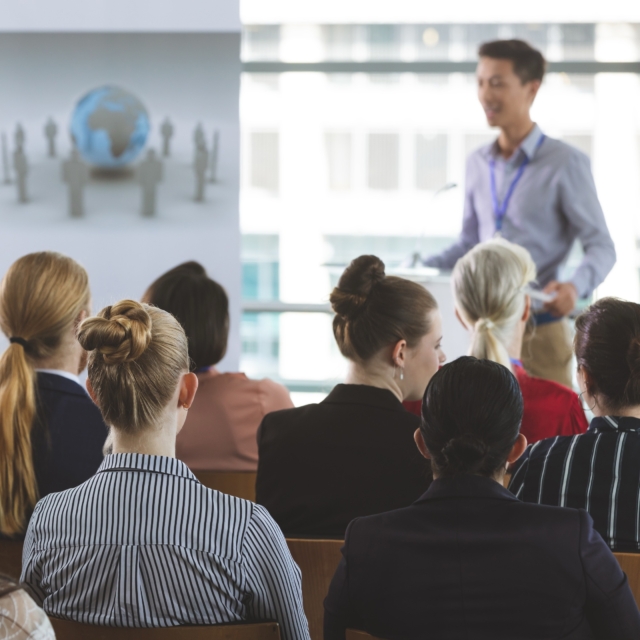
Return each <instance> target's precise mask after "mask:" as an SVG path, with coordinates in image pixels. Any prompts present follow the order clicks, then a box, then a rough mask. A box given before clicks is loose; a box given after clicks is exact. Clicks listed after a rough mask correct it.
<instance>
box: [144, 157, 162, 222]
mask: <svg viewBox="0 0 640 640" xmlns="http://www.w3.org/2000/svg"><path fill="white" fill-rule="evenodd" d="M138 181H139V182H140V185H141V186H142V215H143V216H145V217H147V218H152V217H153V216H155V214H156V192H157V188H158V183H160V182H161V181H162V160H160V158H158V156H157V154H156V152H155V150H154V149H149V151H147V157H146V158H145V159H144V160H143V161H142V162H141V163H140V164H139V165H138Z"/></svg>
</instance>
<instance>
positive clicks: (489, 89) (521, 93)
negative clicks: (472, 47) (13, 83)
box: [476, 58, 535, 127]
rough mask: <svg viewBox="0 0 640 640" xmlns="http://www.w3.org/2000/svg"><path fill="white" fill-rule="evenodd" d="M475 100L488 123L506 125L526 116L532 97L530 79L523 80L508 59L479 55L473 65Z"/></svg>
mask: <svg viewBox="0 0 640 640" xmlns="http://www.w3.org/2000/svg"><path fill="white" fill-rule="evenodd" d="M476 79H477V81H478V100H479V101H480V104H481V105H482V108H483V109H484V113H485V116H486V117H487V123H488V124H489V126H490V127H508V126H511V125H514V124H517V123H518V122H519V121H520V120H521V119H522V118H527V117H528V116H529V109H530V108H531V104H532V102H533V98H534V97H535V91H533V92H532V89H533V87H532V86H531V85H532V83H531V82H528V83H525V84H523V83H522V81H521V80H520V78H519V76H517V75H516V74H515V73H514V71H513V62H511V60H497V59H496V58H480V61H479V62H478V67H477V69H476Z"/></svg>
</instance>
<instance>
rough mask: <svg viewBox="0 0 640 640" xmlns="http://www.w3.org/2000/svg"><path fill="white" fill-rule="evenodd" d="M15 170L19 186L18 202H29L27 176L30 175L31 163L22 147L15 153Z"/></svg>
mask: <svg viewBox="0 0 640 640" xmlns="http://www.w3.org/2000/svg"><path fill="white" fill-rule="evenodd" d="M13 168H14V170H15V172H16V184H17V185H18V202H28V201H29V198H28V197H27V174H28V173H29V163H28V161H27V156H26V154H25V152H24V149H23V148H22V146H18V147H17V148H16V150H15V151H14V152H13Z"/></svg>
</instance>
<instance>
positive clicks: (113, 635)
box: [49, 616, 280, 640]
mask: <svg viewBox="0 0 640 640" xmlns="http://www.w3.org/2000/svg"><path fill="white" fill-rule="evenodd" d="M49 620H50V621H51V625H52V626H53V630H54V631H55V632H56V638H57V639H58V640H87V638H91V640H280V627H279V626H278V624H277V623H276V622H261V623H258V624H221V625H214V626H206V627H192V626H188V627H165V628H162V629H158V628H155V629H139V628H134V629H132V628H127V627H99V626H96V625H93V624H82V623H80V622H72V621H71V620H60V619H59V618H53V617H51V616H49Z"/></svg>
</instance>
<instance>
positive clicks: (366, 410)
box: [256, 384, 431, 538]
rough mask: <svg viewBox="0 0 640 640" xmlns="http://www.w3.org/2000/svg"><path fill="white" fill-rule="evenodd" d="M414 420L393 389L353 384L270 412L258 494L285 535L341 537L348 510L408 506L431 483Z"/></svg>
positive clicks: (261, 440)
mask: <svg viewBox="0 0 640 640" xmlns="http://www.w3.org/2000/svg"><path fill="white" fill-rule="evenodd" d="M419 425H420V420H419V418H418V417H417V416H415V415H413V414H411V413H409V412H408V411H407V410H406V409H405V408H404V407H403V406H402V403H400V402H399V401H398V399H397V398H396V397H395V396H394V395H393V393H391V391H388V390H385V389H378V388H376V387H370V386H365V385H353V384H339V385H337V386H336V387H335V388H334V389H333V391H332V392H331V393H330V394H329V395H328V396H327V398H326V399H325V400H323V401H322V402H320V403H319V404H310V405H307V406H305V407H299V408H296V409H284V410H283V411H275V412H274V413H270V414H268V415H266V416H265V417H264V419H263V421H262V424H261V425H260V428H259V430H258V454H259V461H258V479H257V484H256V501H257V502H258V504H261V505H264V506H265V507H266V508H267V509H268V510H269V513H270V514H271V515H272V516H273V518H274V519H275V521H276V522H277V523H278V524H279V525H280V528H281V529H282V530H283V531H284V533H285V535H288V536H295V535H301V536H325V537H338V538H342V537H343V536H344V532H345V530H346V528H347V524H349V522H350V521H351V520H352V519H353V518H355V517H358V516H364V515H370V514H374V513H381V512H383V511H388V510H389V509H397V508H399V507H403V506H408V505H410V504H411V503H412V502H413V501H414V500H416V499H417V498H419V497H420V496H421V495H422V494H423V493H424V491H425V489H426V488H427V487H428V486H429V482H430V478H431V469H430V466H429V464H428V462H427V461H426V460H425V459H424V458H422V456H421V455H420V453H419V452H418V449H417V447H416V445H415V443H414V440H413V434H414V432H415V430H416V429H417V428H418V427H419Z"/></svg>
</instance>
